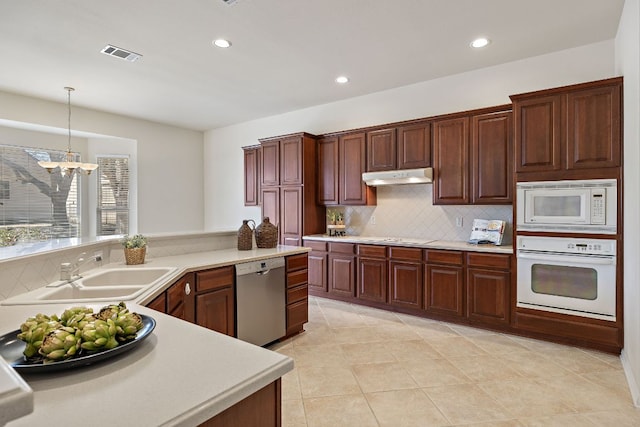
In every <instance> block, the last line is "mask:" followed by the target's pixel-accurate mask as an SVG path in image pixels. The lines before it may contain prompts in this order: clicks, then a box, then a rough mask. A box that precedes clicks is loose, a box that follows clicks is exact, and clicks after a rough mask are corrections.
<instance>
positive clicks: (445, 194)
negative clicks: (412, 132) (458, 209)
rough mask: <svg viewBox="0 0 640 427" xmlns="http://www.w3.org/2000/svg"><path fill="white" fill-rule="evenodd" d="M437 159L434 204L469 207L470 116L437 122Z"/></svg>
mask: <svg viewBox="0 0 640 427" xmlns="http://www.w3.org/2000/svg"><path fill="white" fill-rule="evenodd" d="M433 160H434V170H433V204H434V205H447V204H449V205H460V204H468V203H469V200H470V198H469V118H468V117H461V118H457V119H448V120H441V121H437V122H434V124H433Z"/></svg>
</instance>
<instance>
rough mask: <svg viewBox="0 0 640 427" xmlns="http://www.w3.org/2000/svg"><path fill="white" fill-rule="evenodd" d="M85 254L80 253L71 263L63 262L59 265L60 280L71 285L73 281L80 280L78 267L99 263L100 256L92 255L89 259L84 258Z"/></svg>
mask: <svg viewBox="0 0 640 427" xmlns="http://www.w3.org/2000/svg"><path fill="white" fill-rule="evenodd" d="M86 255H87V254H86V253H85V252H83V253H81V254H80V256H79V257H78V258H77V259H76V260H75V261H74V262H73V263H71V262H63V263H62V264H60V280H64V281H66V282H67V283H71V284H73V281H74V280H76V279H79V278H81V277H82V276H81V275H80V267H82V266H83V265H85V264H87V263H89V262H92V261H94V262H101V261H102V256H100V255H94V256H91V257H89V258H86V259H85V258H84V257H85V256H86Z"/></svg>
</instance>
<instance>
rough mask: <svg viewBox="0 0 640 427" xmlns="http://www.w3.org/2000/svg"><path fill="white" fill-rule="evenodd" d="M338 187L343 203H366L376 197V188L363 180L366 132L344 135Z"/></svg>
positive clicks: (341, 202) (340, 145) (339, 161)
mask: <svg viewBox="0 0 640 427" xmlns="http://www.w3.org/2000/svg"><path fill="white" fill-rule="evenodd" d="M339 154H340V158H339V160H338V163H339V166H340V167H339V176H340V183H339V188H338V194H339V201H340V204H341V205H366V204H367V203H371V201H372V200H373V199H372V198H373V197H375V193H374V192H375V190H374V189H372V188H371V187H368V186H367V185H366V184H365V183H364V181H362V172H364V170H365V167H366V148H365V134H364V133H355V134H348V135H343V136H341V137H340V143H339ZM374 203H375V202H374Z"/></svg>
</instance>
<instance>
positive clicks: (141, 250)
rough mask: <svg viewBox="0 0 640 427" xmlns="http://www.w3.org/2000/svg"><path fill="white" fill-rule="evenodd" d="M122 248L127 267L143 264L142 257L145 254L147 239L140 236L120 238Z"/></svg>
mask: <svg viewBox="0 0 640 427" xmlns="http://www.w3.org/2000/svg"><path fill="white" fill-rule="evenodd" d="M122 246H123V247H124V258H125V261H126V262H127V265H136V264H144V257H145V255H146V254H147V238H146V237H144V236H143V235H142V234H135V235H133V236H129V235H128V234H127V235H126V236H124V237H123V238H122Z"/></svg>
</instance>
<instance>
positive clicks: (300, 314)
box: [287, 298, 309, 329]
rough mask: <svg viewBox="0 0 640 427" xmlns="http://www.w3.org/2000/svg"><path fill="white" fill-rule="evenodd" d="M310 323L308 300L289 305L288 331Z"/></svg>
mask: <svg viewBox="0 0 640 427" xmlns="http://www.w3.org/2000/svg"><path fill="white" fill-rule="evenodd" d="M308 321H309V309H308V300H307V299H306V298H305V299H303V300H301V301H298V302H294V303H293V304H288V305H287V329H289V327H291V326H293V325H301V324H303V323H307V322H308Z"/></svg>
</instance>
